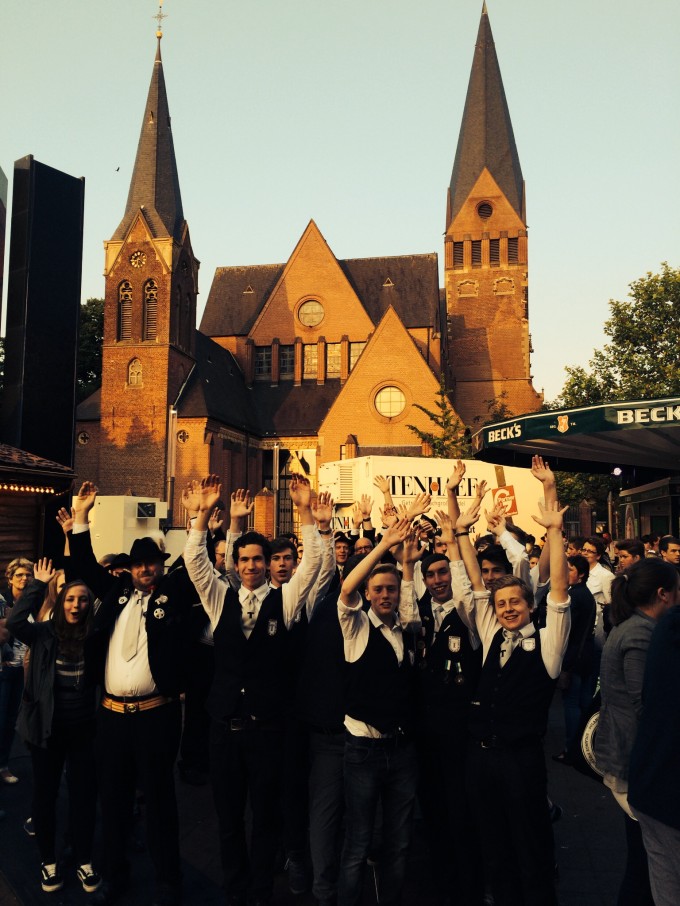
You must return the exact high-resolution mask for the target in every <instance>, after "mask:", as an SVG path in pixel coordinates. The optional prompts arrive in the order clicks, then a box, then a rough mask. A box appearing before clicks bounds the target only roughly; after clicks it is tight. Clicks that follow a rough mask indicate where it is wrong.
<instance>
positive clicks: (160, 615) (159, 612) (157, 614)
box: [153, 607, 165, 620]
mask: <svg viewBox="0 0 680 906" xmlns="http://www.w3.org/2000/svg"><path fill="white" fill-rule="evenodd" d="M153 615H154V616H155V617H156V619H157V620H162V619H163V617H164V616H165V611H164V610H163V608H162V607H157V608H156V609H155V610H154V612H153Z"/></svg>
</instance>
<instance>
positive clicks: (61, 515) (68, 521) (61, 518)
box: [56, 506, 76, 535]
mask: <svg viewBox="0 0 680 906" xmlns="http://www.w3.org/2000/svg"><path fill="white" fill-rule="evenodd" d="M75 517H76V511H75V510H74V509H73V507H71V510H70V511H69V510H67V509H66V507H64V506H62V507H60V508H59V510H58V511H57V515H56V520H57V522H58V523H59V525H60V526H61V530H62V532H63V533H64V534H65V535H68V533H69V532H70V531H71V530H72V529H73V522H74V520H75Z"/></svg>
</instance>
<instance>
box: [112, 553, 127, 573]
mask: <svg viewBox="0 0 680 906" xmlns="http://www.w3.org/2000/svg"><path fill="white" fill-rule="evenodd" d="M131 565H132V560H131V559H130V556H129V554H116V556H115V557H114V558H113V560H112V561H111V562H110V563H109V565H108V566H107V567H106V568H107V569H108V570H112V569H130V566H131Z"/></svg>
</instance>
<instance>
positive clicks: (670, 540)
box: [659, 535, 680, 551]
mask: <svg viewBox="0 0 680 906" xmlns="http://www.w3.org/2000/svg"><path fill="white" fill-rule="evenodd" d="M670 544H680V539H679V538H676V537H675V536H674V535H664V536H663V538H662V539H661V541H659V550H660V551H667V550H668V546H669V545H670Z"/></svg>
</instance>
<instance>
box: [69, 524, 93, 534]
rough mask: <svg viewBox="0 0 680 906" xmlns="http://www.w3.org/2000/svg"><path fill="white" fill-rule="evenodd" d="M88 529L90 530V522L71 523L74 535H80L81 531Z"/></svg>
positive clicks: (87, 530)
mask: <svg viewBox="0 0 680 906" xmlns="http://www.w3.org/2000/svg"><path fill="white" fill-rule="evenodd" d="M89 531H90V524H89V522H88V524H87V525H83V524H82V522H77V523H76V522H74V523H73V529H72V532H73V534H74V535H82V534H83V532H89Z"/></svg>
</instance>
